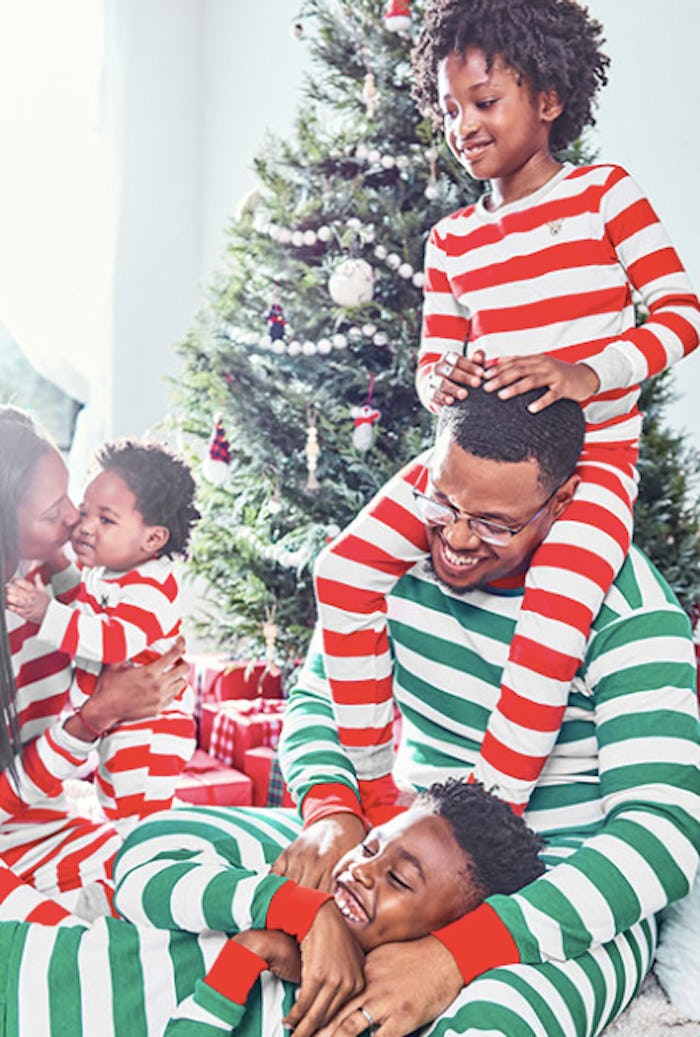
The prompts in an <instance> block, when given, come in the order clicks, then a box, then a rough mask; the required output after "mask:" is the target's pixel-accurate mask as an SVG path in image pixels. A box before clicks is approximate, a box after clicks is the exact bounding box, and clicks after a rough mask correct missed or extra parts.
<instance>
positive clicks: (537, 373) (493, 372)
mask: <svg viewBox="0 0 700 1037" xmlns="http://www.w3.org/2000/svg"><path fill="white" fill-rule="evenodd" d="M543 386H547V388H548V390H549V391H548V392H546V393H543V395H542V396H540V398H539V399H538V400H535V402H534V403H531V404H530V406H529V407H528V410H529V411H530V413H531V414H537V412H538V411H541V410H544V408H545V407H549V405H550V403H554V401H555V400H560V399H567V400H576V402H577V403H582V402H583V401H584V400H587V399H589V397H591V396H593V395H594V394H595V393H596V392H597V391H598V389H599V388H600V380H599V378H598V375H597V374H596V373H595V371H594V370H593V368H592V367H588V365H587V364H570V363H568V362H567V361H566V360H556V359H555V358H554V357H551V356H547V354H546V353H538V354H535V355H534V356H502V357H499V358H498V360H497V361H494V362H493V363H490V364H488V365H487V367H486V372H485V374H484V389H485V391H486V392H497V393H498V395H499V397H500V398H501V399H502V400H508V399H510V397H511V396H520V395H521V393H524V392H529V391H530V389H539V388H542V387H543Z"/></svg>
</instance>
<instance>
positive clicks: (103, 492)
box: [71, 471, 152, 572]
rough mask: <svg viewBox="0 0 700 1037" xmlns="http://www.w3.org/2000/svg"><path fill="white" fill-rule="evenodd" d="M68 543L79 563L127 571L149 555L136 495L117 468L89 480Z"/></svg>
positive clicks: (147, 531) (146, 537) (150, 554)
mask: <svg viewBox="0 0 700 1037" xmlns="http://www.w3.org/2000/svg"><path fill="white" fill-rule="evenodd" d="M78 510H79V512H80V520H79V522H78V524H77V526H76V527H75V529H74V530H73V536H72V538H71V543H72V544H73V550H74V551H75V554H76V557H77V559H78V561H79V562H80V564H81V565H87V566H95V565H104V566H106V567H107V568H108V569H114V570H116V571H117V572H126V571H127V570H129V569H133V568H134V567H135V566H137V565H140V564H141V563H142V562H144V561H146V560H147V559H148V558H150V557H152V552H149V547H148V536H149V530H150V529H151V528H152V527H149V526H146V525H145V523H144V521H143V516H142V515H141V513H140V512H139V511H137V510H136V498H135V497H134V494H133V493H132V491H131V490H130V489H129V487H128V485H127V484H126V482H125V481H124V480H123V479H122V478H121V476H119V475H117V474H116V472H110V471H106V472H100V474H99V475H98V476H97V477H96V478H95V479H93V480H92V482H91V483H88V485H87V487H86V489H85V494H84V496H83V501H82V504H81V505H80V508H79V509H78Z"/></svg>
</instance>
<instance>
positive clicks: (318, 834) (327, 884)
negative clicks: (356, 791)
mask: <svg viewBox="0 0 700 1037" xmlns="http://www.w3.org/2000/svg"><path fill="white" fill-rule="evenodd" d="M364 835H365V827H364V825H363V824H362V821H360V819H359V817H356V816H355V814H349V813H346V814H343V813H339V814H331V815H330V816H329V817H324V818H321V820H319V821H316V822H314V824H312V825H309V827H308V828H305V829H304V831H303V832H302V833H301V835H298V836H297V838H296V839H294V841H293V842H291V843H290V844H289V846H287V847H286V848H285V849H284V850H283V851H282V853H281V854H280V855H279V857H278V858H277V860H276V861H275V863H274V864H273V865H272V871H273V873H274V874H275V875H284V876H285V877H286V878H288V879H294V881H295V882H296V883H297V885H299V886H308V887H309V888H310V889H322V890H324V892H326V893H330V892H331V891H332V888H333V869H334V868H335V866H336V864H337V863H338V861H339V860H340V858H341V857H342V856H343V854H345V853H347V851H348V850H350V849H352V847H353V846H357V844H358V843H359V842H361V841H362V839H363V838H364Z"/></svg>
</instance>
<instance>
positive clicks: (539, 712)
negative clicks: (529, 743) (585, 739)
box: [498, 685, 566, 731]
mask: <svg viewBox="0 0 700 1037" xmlns="http://www.w3.org/2000/svg"><path fill="white" fill-rule="evenodd" d="M565 708H566V706H565V705H561V706H546V705H544V704H543V703H540V702H533V700H532V699H526V698H523V697H522V695H518V693H517V692H515V691H513V690H512V688H507V687H506V686H505V685H504V686H502V687H501V697H500V699H499V702H498V711H499V712H500V713H502V714H503V716H504V717H506V719H508V720H512V721H513V723H514V724H519V725H520V726H521V727H526V728H529V729H530V730H531V731H558V730H559V728H560V727H561V723H562V718H563V716H564V710H565Z"/></svg>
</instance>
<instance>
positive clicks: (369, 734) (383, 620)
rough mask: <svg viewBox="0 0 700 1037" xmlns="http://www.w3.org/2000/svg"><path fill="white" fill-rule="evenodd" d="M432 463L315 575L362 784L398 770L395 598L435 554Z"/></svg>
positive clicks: (323, 560)
mask: <svg viewBox="0 0 700 1037" xmlns="http://www.w3.org/2000/svg"><path fill="white" fill-rule="evenodd" d="M429 456H430V452H429V451H427V452H426V453H424V454H422V455H421V456H420V457H418V458H416V459H415V460H414V461H412V462H410V463H409V464H408V465H407V466H406V467H405V468H403V469H402V471H400V472H399V473H398V474H397V475H396V476H394V478H393V479H391V480H390V481H389V482H388V483H387V485H386V486H385V487H384V488H383V489H382V490H381V491H380V492H379V494H378V495H377V496H376V497H375V498H374V499H373V500H372V501H370V503H369V504H368V505H367V507H366V508H364V509H363V510H362V511H361V512H360V514H359V515H358V516H357V518H356V519H355V520H354V521H353V522H352V523H351V524H350V525H349V526H348V527H347V529H346V530H344V531H343V532H342V533H341V534H340V535H339V536H338V537H337V538H336V539H335V540H334V541H333V542H332V543H331V544H329V545H328V547H327V548H326V549H325V550H324V551H323V552H322V554H321V555H320V556H319V558H318V559H317V562H316V566H315V570H314V579H315V590H316V602H317V610H318V619H319V623H320V626H321V629H322V639H323V656H324V663H325V674H326V677H327V679H328V684H329V686H330V691H331V696H332V701H333V708H334V711H335V717H336V720H337V724H338V734H339V737H340V741H341V742H342V744H343V745H344V746H345V747H346V750H347V753H348V756H349V758H350V760H351V761H352V764H353V769H354V772H355V774H356V776H357V778H358V779H359V780H360V781H362V782H374V781H378V782H380V783H381V782H384V781H385V779H386V776H387V775H389V774H390V773H391V769H392V765H393V719H394V700H393V691H392V670H393V666H392V659H391V652H390V649H389V640H388V636H387V597H388V595H389V594H390V592H391V591H392V589H393V587H394V586H395V584H396V583H397V582H398V580H399V579H400V578H401V577H402V576H403V575H404V574H405V573H406V572H407V571H408V570H409V569H411V568H412V567H413V566H414V565H415V564H416V563H417V562H419V561H421V560H422V559H424V558H425V557H426V555H427V551H428V544H427V540H426V533H425V526H424V525H423V523H422V522H421V520H420V519H419V518H418V516H417V514H416V513H415V504H414V497H413V490H414V488H415V487H420V488H421V489H423V488H424V487H425V483H426V481H427V463H428V460H429Z"/></svg>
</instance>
